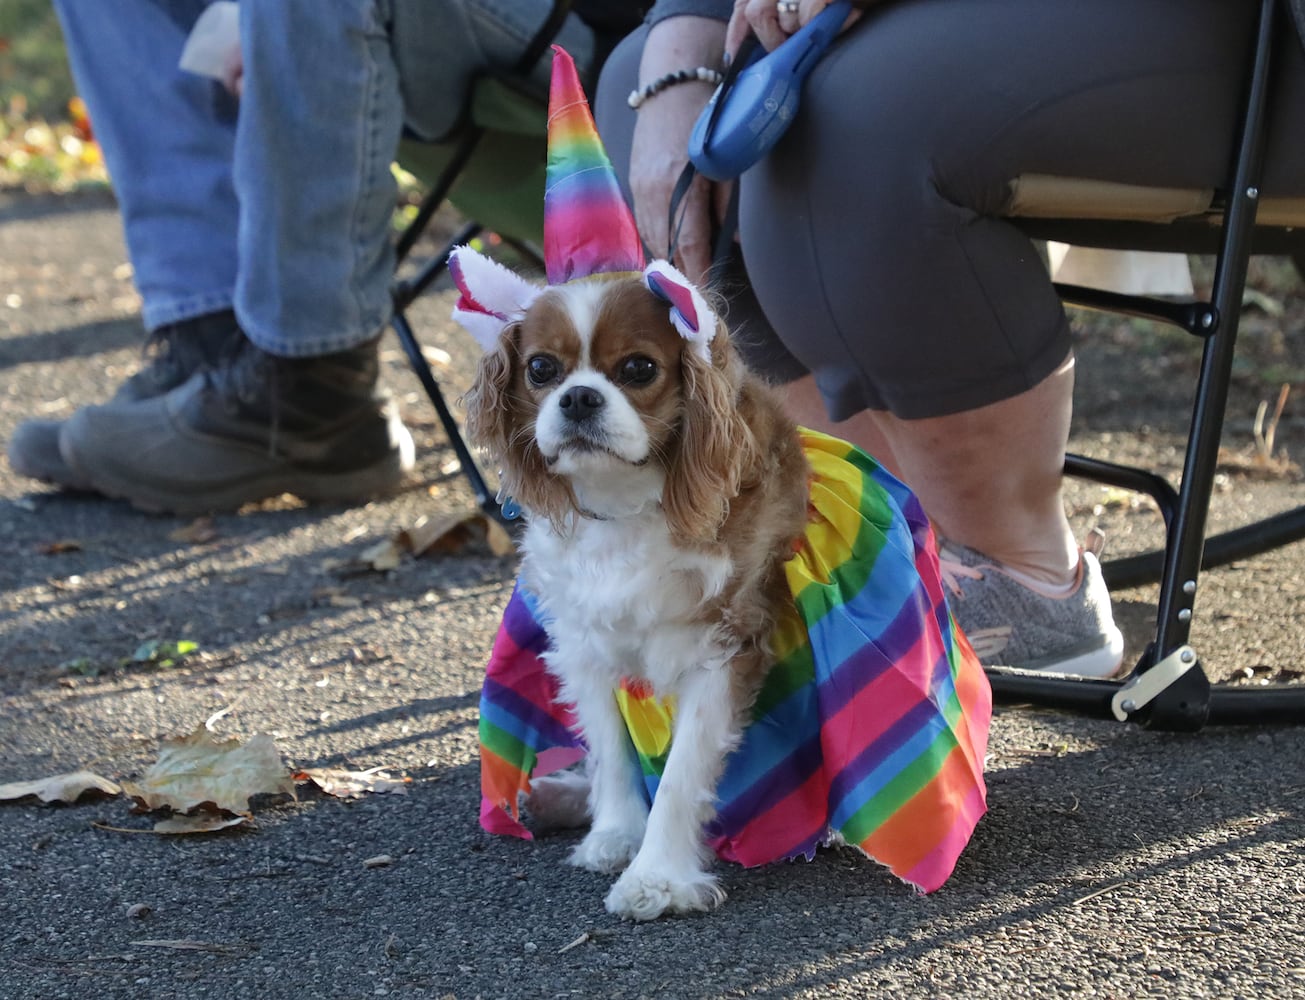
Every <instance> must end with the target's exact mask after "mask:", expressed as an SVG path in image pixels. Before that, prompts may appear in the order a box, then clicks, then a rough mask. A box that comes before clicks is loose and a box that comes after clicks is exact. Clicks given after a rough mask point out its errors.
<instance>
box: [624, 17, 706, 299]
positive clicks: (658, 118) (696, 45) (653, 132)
mask: <svg viewBox="0 0 1305 1000" xmlns="http://www.w3.org/2000/svg"><path fill="white" fill-rule="evenodd" d="M724 28H725V26H724V25H723V24H721V23H720V22H719V21H712V20H710V19H707V18H700V17H693V16H682V17H672V18H667V19H666V20H664V21H662V22H660V23H659V24H657V25H655V26H654V27H653V29H652V31H651V32H650V33H649V35H648V41H647V44H646V45H645V46H644V51H643V58H642V61H641V64H640V68H639V77H640V80H641V82H645V83H646V82H647V81H650V80H656V79H657V78H658V77H660V76H663V75H664V74H666V73H670V72H675V71H677V70H681V69H684V68H686V67H694V66H710V67H715V66H719V65H720V58H721V43H722V41H723V39H724V35H725V30H724ZM712 90H713V86H712V84H710V83H707V82H705V81H700V80H689V81H686V82H683V83H678V84H676V85H675V86H673V87H667V88H666V89H665V90H663V91H661V92H660V93H658V94H657V95H656V96H655V97H653V98H652V99H650V100H648V101H646V102H645V103H643V104H642V105H640V107H639V111H638V120H637V122H636V124H635V129H634V138H633V140H632V145H631V150H630V177H629V181H630V193H631V195H632V197H633V200H634V217H635V221H636V223H637V224H638V226H639V235H640V237H641V238H642V239H643V241H644V243H645V244H647V246H648V248H649V249H650V250H651V251H652V253H653V254H654V255H656V256H659V257H660V256H662V255H663V254H666V253H667V251H668V248H669V250H670V260H671V263H673V264H675V265H676V267H678V268H679V269H680V270H681V271H682V272H683V273H684V275H685V277H687V278H688V279H689V280H690V281H693V282H695V283H698V284H702V283H703V282H705V280H706V277H707V271H708V269H709V268H710V267H711V255H712V245H711V242H712V230H713V225H712V222H713V213H714V214H715V217H716V218H717V219H719V218H722V217H723V216H724V212H725V207H726V206H727V205H728V203H729V194H730V186H729V185H720V184H713V183H712V182H711V181H709V180H707V179H706V178H704V177H701V176H699V177H695V178H694V180H693V184H692V185H691V186H690V188H689V190H688V191H687V192H686V193H685V196H684V198H683V199H682V200H681V201H680V204H679V206H678V209H677V221H678V222H679V224H678V225H677V227H676V229H677V231H676V234H675V236H676V245H675V246H674V247H671V246H670V243H671V233H670V225H669V214H670V204H671V195H672V193H673V192H674V190H675V184H676V182H677V181H678V180H679V178H680V175H681V173H682V172H683V171H684V166H685V164H686V163H688V162H689V135H690V133H692V131H693V126H694V124H695V123H696V122H697V120H698V115H699V114H701V112H702V109H703V108H704V107H705V106H706V104H707V101H708V100H710V99H711V94H712Z"/></svg>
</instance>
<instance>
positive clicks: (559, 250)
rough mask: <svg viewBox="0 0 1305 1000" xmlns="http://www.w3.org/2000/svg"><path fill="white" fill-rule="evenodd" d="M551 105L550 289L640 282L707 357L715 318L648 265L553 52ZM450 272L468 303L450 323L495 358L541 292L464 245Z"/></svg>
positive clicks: (662, 266)
mask: <svg viewBox="0 0 1305 1000" xmlns="http://www.w3.org/2000/svg"><path fill="white" fill-rule="evenodd" d="M553 52H554V58H553V78H552V85H551V90H550V93H549V98H548V169H547V176H546V179H545V185H544V270H545V272H546V273H547V275H548V284H549V285H562V284H565V283H566V282H568V281H577V280H580V279H583V278H589V277H593V276H594V275H601V274H639V273H640V272H642V278H643V282H644V284H645V285H647V287H648V288H649V290H651V291H652V292H653V294H655V295H657V296H659V297H660V298H662V299H664V300H665V301H666V303H667V305H668V306H669V307H670V319H671V323H672V324H673V325H674V326H675V328H676V330H678V331H679V333H680V335H681V336H682V337H684V339H685V340H687V341H689V342H690V343H691V344H692V345H693V347H694V349H695V350H696V351H697V352H698V354H699V355H700V356H701V357H702V358H704V359H710V356H711V341H712V338H713V337H714V336H715V333H716V329H717V320H716V315H715V313H714V312H712V310H711V307H710V306H709V305H708V304H707V302H706V300H705V299H704V298H703V296H702V294H701V293H700V292H699V291H698V289H696V288H695V287H694V286H693V284H692V283H691V282H690V281H689V280H688V279H687V278H685V276H684V275H683V274H681V273H680V272H679V271H678V270H676V269H675V267H674V266H673V265H672V264H671V263H670V262H669V261H665V260H654V261H653V262H652V263H650V264H648V265H647V266H645V264H644V254H643V244H642V243H641V242H640V240H639V230H638V227H637V226H636V225H635V222H634V215H633V213H631V211H630V209H629V207H628V206H627V205H626V203H625V200H624V199H623V198H622V197H621V186H620V184H619V183H617V180H616V171H615V170H614V169H613V168H612V161H611V160H610V159H608V157H607V151H606V150H605V149H603V143H602V140H601V139H599V138H598V129H597V128H596V127H595V126H594V118H593V115H592V114H591V113H590V111H589V102H588V101H587V100H586V99H585V94H584V90H583V89H582V88H581V86H580V78H579V76H578V74H577V73H576V68H575V62H574V61H573V60H572V59H571V56H570V55H568V54H567V52H566V50H565V49H563V48H561V47H560V46H557V45H554V46H553ZM449 273H450V275H452V277H453V281H454V283H455V284H456V285H457V286H458V289H459V291H461V293H462V295H461V298H459V300H458V302H457V304H456V305H455V306H454V307H453V318H454V319H455V320H457V321H458V322H459V323H461V324H462V325H463V326H464V327H466V329H467V330H468V331H469V332H470V333H471V334H472V336H474V337H475V338H476V340H477V342H478V343H479V344H480V345H481V347H483V348H485V349H486V350H493V349H494V348H495V346H496V344H497V343H498V339H499V335H500V334H501V332H502V331H503V330H504V329H505V328H506V327H507V326H508V325H509V324H511V323H512V322H514V321H515V320H517V319H520V318H521V317H522V316H523V315H525V312H526V310H527V309H529V308H530V304H531V303H532V302H533V301H534V300H535V298H536V297H537V296H538V295H539V294H540V292H541V291H542V289H540V288H537V287H535V286H534V285H532V284H531V283H530V282H528V281H526V280H525V279H524V278H521V277H519V276H518V275H516V274H515V273H513V272H512V271H510V270H509V269H508V268H505V267H503V266H502V265H501V264H498V263H495V262H494V261H492V260H489V259H488V258H487V257H483V256H481V255H480V254H478V253H476V252H475V251H474V250H472V249H471V248H470V247H458V248H457V249H456V250H454V251H453V253H452V254H451V255H450V257H449Z"/></svg>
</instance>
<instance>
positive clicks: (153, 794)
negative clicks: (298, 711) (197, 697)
mask: <svg viewBox="0 0 1305 1000" xmlns="http://www.w3.org/2000/svg"><path fill="white" fill-rule="evenodd" d="M122 790H123V791H124V792H126V793H127V794H128V795H130V796H131V797H132V798H134V799H135V800H136V801H137V802H138V803H139V804H140V805H141V806H142V807H143V808H144V809H146V810H154V809H162V808H164V807H165V806H166V807H169V808H171V809H172V810H173V811H174V812H182V813H184V812H188V811H190V810H191V809H193V808H195V807H196V806H198V805H201V804H203V803H205V802H211V803H213V804H214V805H215V806H217V807H218V808H219V809H225V810H227V811H228V812H233V813H243V812H247V811H248V810H249V799H250V796H253V795H280V794H285V795H293V794H294V782H293V781H292V780H291V778H290V772H289V771H288V770H287V769H286V766H285V765H284V764H283V763H282V762H281V752H280V751H279V750H278V749H277V748H276V744H275V743H274V742H272V737H270V736H268V735H267V734H266V733H257V734H255V735H254V736H251V737H250V738H249V741H248V742H246V743H243V744H242V743H241V742H240V741H239V740H238V739H235V738H232V739H227V740H218V739H215V738H214V736H213V734H212V733H210V732H209V731H208V730H207V729H202V728H201V729H198V730H196V731H195V732H193V733H191V734H190V735H189V736H185V737H182V738H179V739H169V740H164V741H163V749H162V750H161V751H160V752H159V759H158V760H157V761H156V762H155V763H154V764H153V765H151V767H150V768H149V770H147V771H146V772H145V774H144V775H143V776H142V778H141V780H140V781H139V782H123V786H122Z"/></svg>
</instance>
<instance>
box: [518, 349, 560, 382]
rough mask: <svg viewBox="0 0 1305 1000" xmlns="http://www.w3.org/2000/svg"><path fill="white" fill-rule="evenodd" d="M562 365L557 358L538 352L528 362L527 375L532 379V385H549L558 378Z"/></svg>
mask: <svg viewBox="0 0 1305 1000" xmlns="http://www.w3.org/2000/svg"><path fill="white" fill-rule="evenodd" d="M560 367H561V366H560V365H558V363H557V359H556V358H550V357H549V356H548V355H547V354H536V355H535V356H534V357H533V358H531V359H530V360H529V361H527V362H526V377H527V378H529V379H530V384H531V385H547V384H548V383H549V382H552V381H554V380H555V379H556V378H557V373H558V369H559V368H560Z"/></svg>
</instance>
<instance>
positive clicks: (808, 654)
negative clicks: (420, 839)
mask: <svg viewBox="0 0 1305 1000" xmlns="http://www.w3.org/2000/svg"><path fill="white" fill-rule="evenodd" d="M802 437H803V444H804V447H805V449H806V453H807V457H808V459H809V461H810V463H811V467H812V471H813V474H814V475H813V480H812V486H811V518H810V521H809V523H808V525H807V531H806V538H805V544H804V545H803V546H802V547H801V549H800V550H799V551H798V552H797V553H796V554H795V555H794V556H793V557H792V558H791V559H790V560H789V561H788V563H787V573H788V580H789V585H790V587H791V589H792V591H793V614H792V615H791V616H789V617H788V618H787V619H786V620H784V621H783V622H781V623H780V625H779V626H778V628H777V629H776V632H775V635H774V638H773V642H774V648H775V651H776V662H775V665H774V667H773V668H772V670H771V671H770V673H769V675H768V676H767V678H766V681H765V684H764V686H763V689H762V691H761V694H760V697H759V698H758V701H757V704H756V707H755V709H754V712H753V721H752V723H751V724H750V726H749V727H748V728H747V730H746V731H745V733H744V738H743V742H742V744H741V745H740V746H739V748H738V749H737V750H735V752H734V753H733V754H732V755H731V757H730V760H729V762H728V764H727V767H726V772H725V775H724V777H723V778H722V780H721V783H720V786H719V788H718V790H717V791H718V802H719V810H718V812H717V815H716V817H715V819H714V820H713V821H712V823H711V824H710V826H709V828H708V830H707V835H708V837H709V839H710V841H711V844H712V846H713V847H714V848H715V850H716V853H717V854H718V855H719V856H720V857H721V858H723V859H725V860H729V861H737V862H739V863H741V864H743V865H748V866H751V865H759V864H764V863H767V862H771V861H777V860H780V859H786V858H796V857H807V858H810V857H812V856H813V854H814V852H815V850H816V848H817V847H819V846H821V845H822V844H826V843H830V842H836V841H842V842H844V843H847V844H852V845H855V846H857V847H859V848H860V849H861V850H862V851H864V852H865V853H866V854H867V855H868V856H869V857H871V858H872V859H874V860H875V861H878V862H880V863H881V864H883V865H886V866H887V867H888V868H889V869H891V870H892V871H893V872H894V873H895V874H896V875H897V876H898V877H900V878H902V879H904V880H905V881H906V882H908V883H910V884H911V885H913V886H915V887H917V888H918V889H920V890H922V891H925V892H931V891H933V890H934V889H937V888H938V887H939V886H941V885H942V884H943V882H944V881H946V879H947V877H948V876H949V875H950V874H951V872H952V869H953V868H954V867H955V864H956V861H957V858H958V857H959V856H960V853H961V851H962V849H963V848H964V846H965V844H966V843H967V842H968V841H969V838H970V835H971V833H972V832H973V830H974V826H975V824H976V823H977V822H978V821H979V818H980V817H981V816H982V815H983V813H984V811H985V808H986V806H985V789H984V783H983V759H984V754H985V752H986V749H987V742H988V725H989V721H990V717H991V709H992V701H991V692H990V690H989V688H988V682H987V678H986V677H985V676H984V673H983V670H982V668H981V667H980V665H979V662H978V658H977V657H976V656H975V655H974V652H973V650H972V649H971V648H970V645H969V643H968V642H967V641H966V640H965V638H964V636H963V635H962V634H961V632H960V631H959V630H958V629H957V628H956V626H955V623H954V622H953V620H952V618H951V615H950V613H949V612H948V610H947V606H946V603H945V600H944V598H943V588H942V583H941V581H940V578H939V573H938V561H937V556H936V554H935V552H934V546H933V536H932V530H931V528H930V526H929V522H928V520H927V519H926V518H925V516H924V513H923V511H922V510H921V509H920V506H919V503H918V501H917V500H916V499H915V497H914V496H913V495H912V494H911V493H910V492H909V491H908V490H907V489H906V487H904V486H903V485H902V484H901V483H900V482H898V481H897V480H896V479H894V478H893V477H892V476H891V475H889V474H888V473H887V472H886V471H884V470H883V469H881V468H880V467H879V466H878V465H877V464H876V463H875V461H874V460H873V459H871V458H870V457H869V456H868V455H866V454H865V453H864V452H861V451H859V450H857V449H856V448H854V447H853V446H851V445H849V444H847V443H845V442H843V441H838V440H836V439H834V438H830V437H826V436H824V435H821V434H817V433H814V432H810V431H805V430H804V431H802ZM547 642H548V639H547V635H546V633H545V629H544V626H543V625H542V624H541V623H540V622H539V620H538V619H537V618H536V617H535V613H534V610H533V602H532V600H531V597H530V595H529V594H528V593H526V592H525V591H524V590H523V589H522V588H521V587H518V588H517V589H516V591H515V592H514V593H513V595H512V599H511V601H510V602H509V604H508V607H507V610H506V612H505V614H504V618H503V624H502V627H501V628H500V630H499V634H498V637H497V639H496V641H495V643H494V649H493V653H492V655H491V658H490V662H489V666H488V670H487V674H486V678H485V686H484V691H483V694H482V697H481V719H480V740H481V790H482V802H481V824H482V825H483V826H484V827H485V829H486V830H489V831H490V832H491V833H505V834H512V835H515V836H520V837H529V836H530V834H529V832H528V831H527V830H526V828H525V827H524V826H523V825H522V824H521V822H520V820H519V814H518V797H519V795H520V794H522V793H525V792H527V791H528V790H529V787H530V775H531V773H532V772H533V773H539V774H543V773H547V772H549V771H552V770H555V769H556V768H559V767H564V766H566V765H568V764H570V763H572V762H574V761H575V760H578V759H579V758H580V757H581V756H582V755H583V753H584V745H583V742H582V741H581V739H580V736H579V734H578V733H577V732H576V731H575V729H574V719H573V717H572V715H571V713H570V712H569V711H568V709H567V707H566V706H565V705H560V704H558V702H557V700H556V695H557V687H556V683H555V682H554V680H553V678H552V677H551V676H550V675H549V674H548V673H547V671H546V670H545V669H544V665H543V663H542V661H541V660H540V659H539V654H540V652H541V651H543V650H544V649H545V648H546V647H547ZM615 697H616V698H617V700H618V703H619V705H620V707H621V711H622V713H623V714H624V716H625V720H626V724H627V727H628V729H629V732H630V736H631V739H632V743H633V745H634V747H635V749H636V752H637V754H638V758H639V764H640V766H641V767H642V770H643V774H644V778H645V784H646V787H647V792H648V798H649V801H650V802H651V801H652V798H653V796H655V795H656V792H657V782H658V778H659V775H660V774H661V769H662V766H663V764H664V762H665V759H666V753H667V750H668V748H669V745H670V738H671V731H672V718H673V713H672V711H671V710H670V709H669V708H668V706H667V705H665V704H663V703H662V702H660V701H658V699H656V698H655V697H654V696H653V694H652V692H651V691H649V690H647V689H646V688H645V687H643V686H641V685H640V684H639V683H636V682H627V683H625V684H624V685H623V686H622V689H621V690H620V691H618V692H616V693H615Z"/></svg>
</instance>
